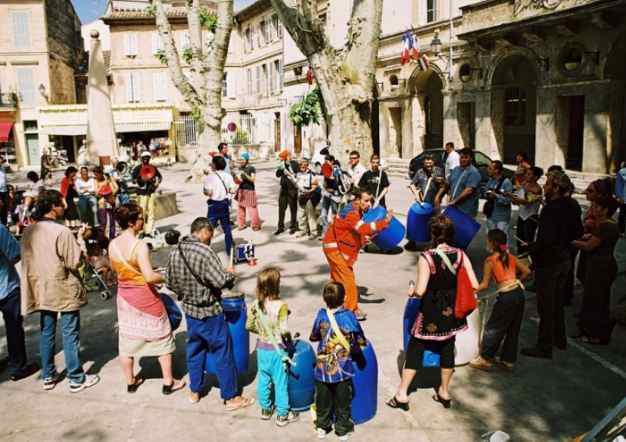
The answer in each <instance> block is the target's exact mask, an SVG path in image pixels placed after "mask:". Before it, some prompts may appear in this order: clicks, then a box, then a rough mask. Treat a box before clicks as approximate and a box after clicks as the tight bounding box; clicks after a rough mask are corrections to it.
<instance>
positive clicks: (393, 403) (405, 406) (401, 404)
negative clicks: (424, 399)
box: [387, 396, 409, 411]
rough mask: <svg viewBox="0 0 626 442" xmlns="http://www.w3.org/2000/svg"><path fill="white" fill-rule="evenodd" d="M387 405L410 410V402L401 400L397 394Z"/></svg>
mask: <svg viewBox="0 0 626 442" xmlns="http://www.w3.org/2000/svg"><path fill="white" fill-rule="evenodd" d="M387 405H388V406H390V407H391V408H399V409H401V410H404V411H409V402H408V401H407V402H400V401H399V400H398V399H396V397H395V396H394V397H392V398H391V399H389V400H388V401H387Z"/></svg>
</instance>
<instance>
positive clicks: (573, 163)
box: [564, 95, 585, 171]
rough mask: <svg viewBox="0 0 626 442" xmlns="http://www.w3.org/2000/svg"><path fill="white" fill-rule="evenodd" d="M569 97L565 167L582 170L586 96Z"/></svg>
mask: <svg viewBox="0 0 626 442" xmlns="http://www.w3.org/2000/svg"><path fill="white" fill-rule="evenodd" d="M564 98H566V99H567V102H568V103H567V105H568V106H567V107H568V114H569V115H568V122H569V127H568V131H567V155H566V156H565V168H566V169H569V170H578V171H581V170H582V168H583V132H584V129H585V96H584V95H574V96H571V97H564Z"/></svg>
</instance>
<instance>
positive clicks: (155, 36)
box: [152, 31, 163, 55]
mask: <svg viewBox="0 0 626 442" xmlns="http://www.w3.org/2000/svg"><path fill="white" fill-rule="evenodd" d="M162 50H163V40H161V36H160V35H159V33H158V32H157V31H155V32H153V33H152V54H153V55H154V54H156V53H157V52H159V51H162Z"/></svg>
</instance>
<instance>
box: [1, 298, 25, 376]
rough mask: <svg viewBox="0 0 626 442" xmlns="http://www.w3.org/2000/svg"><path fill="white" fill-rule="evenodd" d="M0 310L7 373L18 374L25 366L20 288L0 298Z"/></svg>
mask: <svg viewBox="0 0 626 442" xmlns="http://www.w3.org/2000/svg"><path fill="white" fill-rule="evenodd" d="M0 311H1V312H2V316H3V318H4V327H5V328H6V334H7V350H8V353H9V373H10V375H11V376H19V375H20V374H21V372H22V370H24V368H26V343H25V338H24V326H23V322H24V320H23V318H22V314H21V313H20V288H19V287H18V288H17V289H15V290H13V292H11V293H10V294H9V296H7V297H6V298H4V299H0Z"/></svg>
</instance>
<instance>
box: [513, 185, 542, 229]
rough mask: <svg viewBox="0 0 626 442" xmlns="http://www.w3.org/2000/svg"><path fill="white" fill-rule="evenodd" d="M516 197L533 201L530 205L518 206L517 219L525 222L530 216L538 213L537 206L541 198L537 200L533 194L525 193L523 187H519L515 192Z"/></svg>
mask: <svg viewBox="0 0 626 442" xmlns="http://www.w3.org/2000/svg"><path fill="white" fill-rule="evenodd" d="M516 193H517V196H518V197H519V198H522V199H527V200H528V201H533V198H534V199H535V200H534V201H533V202H532V203H531V204H520V206H519V209H518V214H519V217H520V218H522V219H523V220H524V221H526V220H527V219H528V218H530V217H531V216H534V215H536V214H538V213H539V205H540V204H541V198H539V197H538V196H537V195H535V194H534V193H529V192H526V189H524V187H523V186H522V187H520V188H519V190H518V191H517V192H516Z"/></svg>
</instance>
